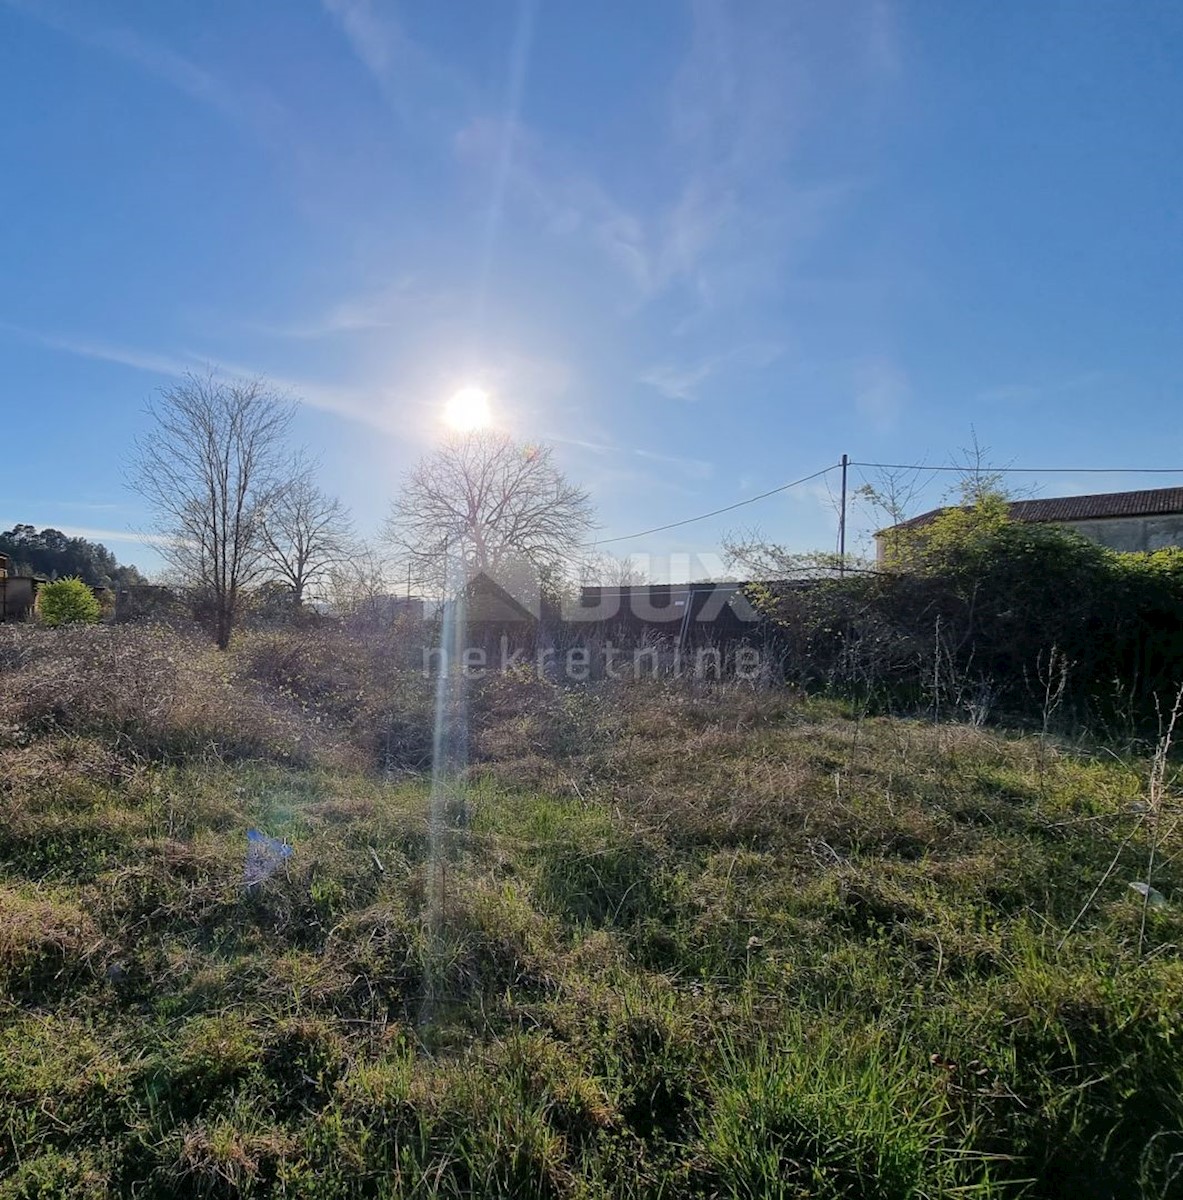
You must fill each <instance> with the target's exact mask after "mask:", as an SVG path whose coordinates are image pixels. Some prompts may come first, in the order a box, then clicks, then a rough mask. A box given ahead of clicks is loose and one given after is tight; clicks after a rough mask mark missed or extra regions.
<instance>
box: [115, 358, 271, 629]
mask: <svg viewBox="0 0 1183 1200" xmlns="http://www.w3.org/2000/svg"><path fill="white" fill-rule="evenodd" d="M148 413H149V416H150V417H151V418H152V421H153V428H152V429H151V431H150V432H149V433H148V434H146V435H145V436H144V437H143V438H141V439H139V440H138V441H137V443H136V456H135V460H134V465H133V474H132V476H131V479H130V485H131V487H132V488H134V489H135V490H136V491H137V492H139V494H140V495H141V496H143V497H144V499H145V500H147V502H148V504H149V505H150V506H151V508H152V510H153V512H154V514H155V517H156V523H157V530H158V532H159V533H160V534H161V535H162V544H161V553H162V554H163V555H164V557H165V559H166V560H167V561H168V562H169V564H170V565H171V566H172V568H173V569H174V571H175V573H176V575H177V577H178V579H179V580H180V581H181V582H182V583H184V584H186V585H188V586H189V587H192V588H194V589H195V590H196V591H197V592H198V594H199V596H200V598H201V599H202V601H203V602H204V604H203V606H204V607H205V608H206V610H207V611H208V612H209V614H210V621H211V623H212V625H213V633H214V638H215V640H216V642H217V644H218V646H219V647H221V648H222V649H223V650H224V649H225V648H226V647H227V646H228V645H229V644H230V635H231V634H232V632H233V630H234V624H235V621H236V620H237V618H238V615H239V610H240V607H241V601H242V594H243V591H244V589H246V588H247V587H249V586H250V585H251V584H252V583H255V582H257V581H258V580H259V579H260V578H261V576H262V575H263V574H264V573H265V571H266V567H267V562H266V557H265V554H266V541H265V538H264V534H263V529H264V518H265V516H266V514H267V513H268V512H270V511H271V510H272V509H273V508H274V507H275V505H276V504H277V503H278V501H279V500H280V498H281V497H282V495H283V492H284V489H285V488H286V487H287V486H288V484H289V483H290V480H291V474H290V472H291V467H290V462H291V459H290V457H289V454H288V452H287V449H286V438H287V433H288V430H289V428H290V426H291V422H292V416H293V413H294V406H293V405H292V403H291V402H290V401H288V400H286V399H284V398H283V397H281V396H279V395H277V394H276V393H275V392H274V391H273V390H272V389H271V388H270V387H269V386H268V385H267V384H266V382H265V381H263V380H248V381H243V380H233V381H224V380H221V379H218V378H217V377H216V376H215V375H213V374H212V373H211V374H209V375H206V376H198V375H189V376H187V377H186V378H185V380H184V381H183V382H182V383H179V384H177V385H176V386H175V387H171V388H165V389H164V390H162V391H161V393H160V398H159V400H157V401H156V402H154V403H153V404H152V405H151V406H150V407H149V409H148Z"/></svg>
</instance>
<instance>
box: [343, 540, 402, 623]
mask: <svg viewBox="0 0 1183 1200" xmlns="http://www.w3.org/2000/svg"><path fill="white" fill-rule="evenodd" d="M390 575H391V572H390V564H389V563H387V562H386V560H385V559H384V558H383V556H382V555H381V554H380V553H379V552H378V551H377V550H376V549H375V548H374V547H373V546H371V545H369V544H367V543H366V542H363V541H360V540H358V541H355V542H354V544H353V545H352V547H351V549H350V553H349V554H348V555H346V556H344V557H341V558H338V559H337V560H336V561H335V562H334V563H333V564H332V566H331V567H330V568H329V571H328V580H327V582H328V593H329V599H330V601H331V603H332V606H333V608H334V609H335V610H336V612H337V613H338V615H340V616H343V617H351V618H356V617H367V616H372V615H373V614H374V613H375V612H377V611H378V608H379V606H380V604H381V602H382V600H383V599H384V598H385V597H388V596H389V595H390V591H391V587H392V583H391V578H390Z"/></svg>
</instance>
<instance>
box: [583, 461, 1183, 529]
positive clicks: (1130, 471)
mask: <svg viewBox="0 0 1183 1200" xmlns="http://www.w3.org/2000/svg"><path fill="white" fill-rule="evenodd" d="M841 465H842V464H841V463H831V464H830V465H829V466H828V467H822V469H821V470H820V471H814V472H813V474H812V475H803V476H802V477H801V478H800V479H794V480H793V481H792V482H790V483H782V484H781V485H780V486H779V487H774V488H770V489H769V490H768V491H767V492H761V493H760V494H759V495H758V496H749V497H748V498H747V499H746V500H737V501H736V502H735V503H734V504H727V505H724V506H723V507H722V508H716V509H712V510H711V511H710V512H706V513H700V514H699V515H698V516H696V517H686V518H685V519H684V520H681V521H671V522H669V524H668V525H654V526H653V528H652V529H642V530H640V531H638V532H637V533H624V534H621V535H619V536H618V537H610V538H600V539H598V540H597V541H594V542H584V543H583V545H581V546H580V547H579V549H581V550H595V549H597V548H598V547H600V546H609V545H612V544H613V543H615V542H631V541H633V540H634V539H635V538H639V537H648V535H649V534H651V533H664V532H665V531H666V530H667V529H680V528H681V527H682V526H683V525H693V524H695V523H696V522H698V521H706V520H708V519H709V518H710V517H717V516H720V515H721V514H723V513H727V512H733V511H734V510H735V509H737V508H743V507H745V506H746V505H748V504H755V503H757V501H760V500H767V499H768V497H769V496H775V495H777V494H778V493H779V492H787V491H788V490H789V489H790V488H795V487H799V486H800V485H801V484H803V483H809V481H810V480H812V479H817V478H819V477H820V476H822V475H828V474H829V473H830V472H831V471H836V470H837V469H838V468H839V467H840V466H841ZM846 465H847V466H850V467H874V468H875V469H876V470H880V471H956V472H957V473H958V474H962V475H965V474H969V473H971V472H972V470H973V468H972V467H966V466H931V465H929V464H927V463H879V462H857V461H855V460H854V459H850V460H848V462H847V464H846ZM982 474H984V475H1183V467H989V468H983V469H982Z"/></svg>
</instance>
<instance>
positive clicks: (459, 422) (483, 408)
mask: <svg viewBox="0 0 1183 1200" xmlns="http://www.w3.org/2000/svg"><path fill="white" fill-rule="evenodd" d="M444 420H445V421H446V422H447V423H448V424H449V425H450V426H451V427H452V428H453V429H454V430H456V432H457V433H475V432H476V431H477V430H478V429H487V428H488V427H489V425H491V424H492V422H493V414H492V412H491V411H490V409H489V393H488V392H486V391H484V390H483V389H482V388H478V387H465V388H461V389H460V390H459V391H458V392H457V393H456V394H455V395H454V396H453V397H452V398H451V399H450V400H449V401H448V403H447V404H445V405H444Z"/></svg>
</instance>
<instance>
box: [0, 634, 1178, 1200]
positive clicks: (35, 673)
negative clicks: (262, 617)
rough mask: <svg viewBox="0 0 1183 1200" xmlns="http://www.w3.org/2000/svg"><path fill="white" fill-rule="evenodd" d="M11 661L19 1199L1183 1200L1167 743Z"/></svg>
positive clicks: (151, 664)
mask: <svg viewBox="0 0 1183 1200" xmlns="http://www.w3.org/2000/svg"><path fill="white" fill-rule="evenodd" d="M0 632H3V633H4V638H5V641H4V644H3V646H2V648H0V670H2V671H3V676H4V680H5V684H4V689H3V701H2V702H0V726H2V728H0V807H2V818H3V819H2V822H0V997H2V999H0V1195H2V1196H11V1197H17V1196H20V1197H34V1196H94V1197H98V1196H106V1195H110V1194H125V1195H134V1196H138V1197H155V1196H159V1197H170V1196H189V1195H194V1196H309V1197H325V1198H328V1197H351V1196H374V1197H380V1196H421V1197H437V1196H439V1197H460V1196H474V1197H475V1196H521V1197H556V1198H557V1197H571V1198H576V1197H587V1198H592V1197H622V1198H623V1197H641V1196H646V1197H649V1196H651V1197H696V1198H701V1200H705V1198H707V1197H735V1198H739V1197H763V1196H770V1197H784V1198H790V1197H791V1198H803V1197H814V1196H817V1197H840V1196H860V1197H877V1198H883V1200H902V1198H904V1197H938V1196H965V1195H977V1196H983V1197H986V1196H998V1197H1002V1196H1007V1197H1010V1196H1033V1197H1035V1196H1040V1197H1042V1196H1047V1197H1051V1196H1055V1197H1082V1196H1084V1197H1088V1196H1096V1197H1101V1196H1147V1197H1150V1196H1156V1197H1157V1196H1170V1195H1178V1194H1183V1091H1181V1086H1180V1085H1181V1082H1183V1080H1181V1078H1180V1075H1181V1068H1183V1041H1181V1038H1183V965H1181V963H1180V959H1179V946H1180V943H1181V942H1183V907H1181V906H1180V904H1177V903H1176V902H1175V898H1176V897H1180V896H1183V893H1180V892H1179V890H1178V889H1179V884H1180V880H1179V878H1178V876H1179V872H1180V864H1179V858H1178V856H1179V854H1180V852H1181V850H1183V837H1181V834H1180V829H1179V806H1178V801H1177V790H1176V779H1177V776H1176V774H1175V770H1174V768H1173V767H1172V766H1171V765H1170V764H1169V763H1167V762H1164V761H1162V760H1161V758H1160V760H1159V762H1158V764H1157V768H1156V766H1155V763H1154V761H1153V759H1152V757H1151V750H1152V747H1145V748H1137V747H1135V748H1132V749H1128V748H1127V749H1115V748H1107V749H1100V748H1090V747H1088V746H1087V745H1085V744H1083V743H1080V742H1071V743H1069V742H1065V741H1060V740H1057V739H1055V738H1053V737H1051V736H1038V735H1020V734H1018V733H1007V732H999V731H993V732H991V731H987V730H983V729H979V728H971V727H968V726H963V725H953V724H933V723H931V722H926V721H922V720H907V719H902V718H885V717H884V718H874V719H866V718H860V717H858V715H857V714H854V713H852V712H850V711H849V710H847V709H845V708H844V707H843V706H842V705H840V704H838V703H836V702H830V701H825V700H821V699H813V700H809V699H801V698H794V697H791V696H789V695H787V694H785V693H783V692H782V693H768V694H760V693H754V692H752V691H751V690H750V689H749V690H743V689H736V688H733V687H724V686H716V687H713V688H706V689H700V690H698V691H695V690H693V689H691V688H689V687H687V686H681V685H674V684H669V685H660V684H655V683H653V684H628V685H625V684H620V685H598V686H595V687H589V688H586V689H570V688H567V689H563V688H559V687H555V686H552V685H550V684H547V683H544V682H541V681H539V680H537V679H532V678H528V677H525V676H521V677H512V678H496V679H489V680H482V681H477V682H474V684H473V687H472V694H471V697H470V720H471V732H470V748H471V754H470V757H471V765H470V766H469V768H468V770H467V771H466V773H465V776H464V778H463V780H462V781H460V784H459V785H458V786H457V787H456V788H455V789H453V791H454V794H453V795H452V797H451V800H450V804H449V809H448V820H447V824H446V829H445V830H444V832H443V834H442V835H439V836H437V837H436V839H435V841H436V844H437V849H438V851H439V856H438V859H437V861H436V862H435V863H434V865H433V863H432V861H431V855H430V850H431V845H432V838H431V829H430V827H429V813H428V795H429V788H430V780H429V777H428V775H427V774H425V773H424V771H425V769H426V767H427V764H426V763H425V762H424V760H423V758H422V747H423V746H424V745H427V746H430V722H429V719H428V716H427V714H428V713H429V711H430V695H429V688H428V687H427V685H426V684H425V683H423V681H420V680H418V679H417V678H415V676H414V673H413V672H412V671H411V670H409V669H405V670H404V669H403V668H400V667H398V666H397V665H393V659H391V658H390V657H385V658H384V657H382V656H381V655H378V656H377V657H375V652H374V651H373V650H372V648H371V649H370V650H367V651H365V653H363V652H362V651H361V650H358V651H357V652H356V654H353V652H351V651H349V650H348V649H347V648H346V647H344V646H340V645H326V646H319V647H318V645H317V644H316V638H315V637H314V636H313V635H306V636H305V641H304V642H299V641H298V640H294V639H293V640H289V641H284V640H283V639H279V638H277V639H271V640H267V639H257V640H255V641H250V640H249V639H248V640H246V641H244V643H243V645H241V646H240V647H238V648H237V649H236V650H235V651H234V652H232V654H231V656H229V657H228V658H227V657H226V656H218V655H216V654H213V653H212V652H207V651H205V650H204V649H201V648H199V647H197V646H195V645H191V644H189V643H187V642H184V641H183V640H182V639H178V638H176V637H175V636H173V635H167V634H165V633H164V632H162V631H155V630H134V631H124V630H111V629H96V630H88V631H82V632H71V631H56V632H55V631H43V632H36V631H19V632H12V631H7V630H6V631H0ZM351 654H353V656H352V657H351ZM46 679H48V680H49V682H48V683H46V682H45V680H46ZM392 744H393V745H394V746H395V748H396V752H395V753H393V754H392V751H391V746H392ZM252 828H257V829H259V830H261V831H263V832H264V833H266V834H268V835H270V836H272V837H275V838H280V839H284V840H286V841H287V842H288V843H289V844H290V845H291V847H292V854H291V856H290V857H289V858H288V859H286V860H285V861H284V863H283V865H282V866H281V867H280V869H279V870H278V871H276V873H275V874H274V875H272V876H271V877H270V878H269V879H267V880H266V881H264V882H262V883H260V884H257V885H254V886H247V884H246V882H245V879H246V877H245V874H244V869H245V861H246V853H247V836H246V835H247V831H248V829H252ZM1152 855H1153V866H1152V870H1153V877H1152V882H1153V884H1154V887H1155V888H1156V889H1157V890H1158V891H1159V892H1161V893H1162V894H1163V896H1165V898H1166V903H1165V904H1163V905H1159V904H1157V903H1156V904H1154V905H1151V904H1147V903H1146V902H1145V901H1144V899H1143V898H1142V897H1141V896H1139V895H1138V894H1137V893H1136V892H1134V891H1133V890H1131V889H1130V887H1129V884H1130V883H1131V882H1133V881H1138V880H1144V879H1145V878H1146V875H1147V871H1148V864H1149V860H1150V859H1151V856H1152Z"/></svg>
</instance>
